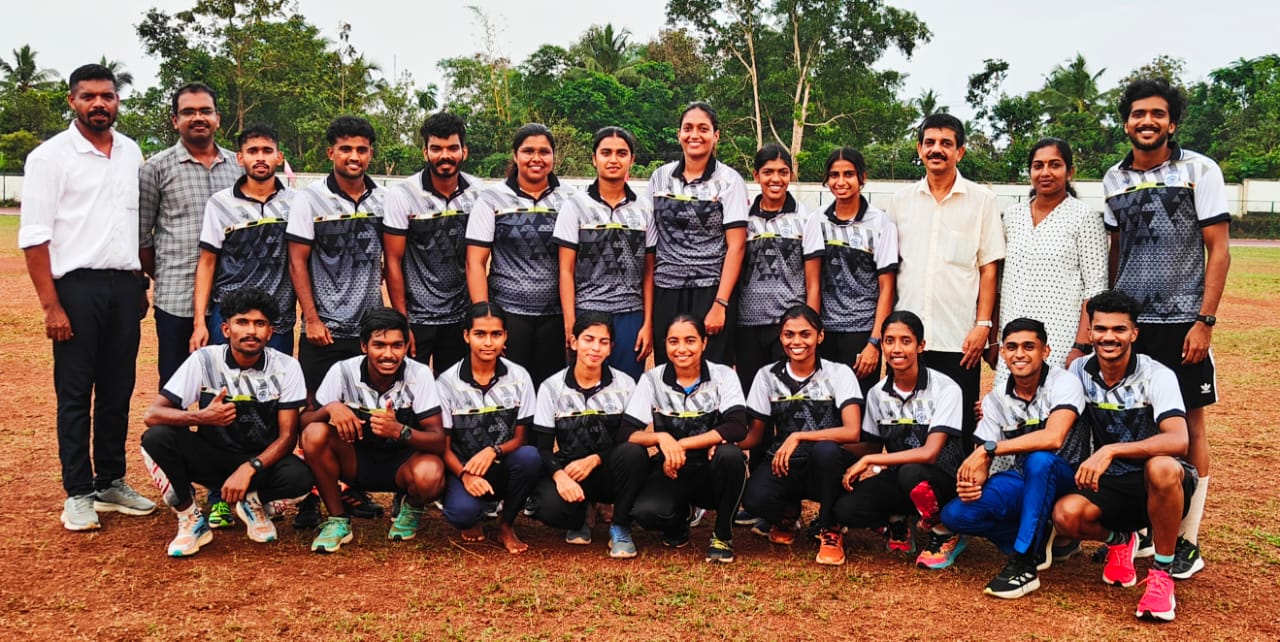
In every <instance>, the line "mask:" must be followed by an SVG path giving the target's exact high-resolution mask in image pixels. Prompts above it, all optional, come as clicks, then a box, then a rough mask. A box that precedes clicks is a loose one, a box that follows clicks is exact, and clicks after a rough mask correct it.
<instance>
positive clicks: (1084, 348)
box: [1071, 342, 1093, 354]
mask: <svg viewBox="0 0 1280 642" xmlns="http://www.w3.org/2000/svg"><path fill="white" fill-rule="evenodd" d="M1071 348H1072V349H1073V350H1079V351H1080V353H1081V354H1093V344H1089V343H1078V342H1077V343H1073V344H1071Z"/></svg>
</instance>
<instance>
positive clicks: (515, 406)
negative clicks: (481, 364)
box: [436, 356, 537, 464]
mask: <svg viewBox="0 0 1280 642" xmlns="http://www.w3.org/2000/svg"><path fill="white" fill-rule="evenodd" d="M436 388H437V389H438V390H439V392H440V408H441V409H442V410H443V411H444V415H443V419H444V429H445V430H446V431H449V435H450V437H451V440H452V441H451V446H452V448H453V453H454V454H455V455H457V456H458V459H460V460H462V463H464V464H465V463H467V460H469V459H471V457H473V456H474V455H475V454H476V453H478V452H480V451H481V450H484V449H485V448H490V447H492V446H498V445H501V444H504V443H506V442H508V441H511V439H512V438H513V437H515V434H516V426H517V425H519V424H528V423H529V421H530V420H531V419H532V418H533V411H534V408H535V407H536V406H537V395H535V394H534V388H533V380H532V379H530V378H529V372H528V371H527V370H525V369H524V368H521V367H520V366H519V365H517V364H516V363H514V362H511V361H508V360H506V359H505V358H499V359H498V364H497V371H496V372H495V373H494V376H493V380H492V381H490V382H489V385H486V386H481V385H480V384H478V383H476V380H475V377H474V376H472V374H471V357H470V356H468V357H466V358H464V359H463V360H462V361H459V362H458V363H455V364H453V365H452V366H450V367H449V369H448V370H445V371H444V374H441V375H440V378H439V379H437V380H436Z"/></svg>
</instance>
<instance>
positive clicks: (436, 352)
mask: <svg viewBox="0 0 1280 642" xmlns="http://www.w3.org/2000/svg"><path fill="white" fill-rule="evenodd" d="M409 329H410V330H411V331H412V332H413V344H414V349H415V350H416V351H417V353H418V354H417V355H415V356H414V357H413V358H414V359H416V360H418V361H419V362H421V363H424V364H427V365H429V366H431V371H432V372H434V373H436V374H440V373H441V372H444V370H445V369H446V368H448V367H449V366H451V365H453V364H455V363H457V362H459V361H462V358H463V357H465V356H467V342H466V341H463V340H462V322H461V321H458V322H455V323H446V324H444V325H419V324H414V325H411V326H409Z"/></svg>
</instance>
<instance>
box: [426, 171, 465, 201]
mask: <svg viewBox="0 0 1280 642" xmlns="http://www.w3.org/2000/svg"><path fill="white" fill-rule="evenodd" d="M421 174H422V191H424V192H427V193H429V194H435V195H436V196H439V197H440V198H443V199H444V200H446V201H452V200H453V199H455V198H458V196H459V195H461V194H462V193H463V192H465V191H467V190H468V189H471V183H468V182H467V176H466V174H463V173H462V172H458V189H456V190H454V191H453V193H452V194H441V193H440V192H437V191H436V186H435V183H432V182H431V167H430V166H429V165H428V166H427V167H426V168H424V169H423V170H422V172H421Z"/></svg>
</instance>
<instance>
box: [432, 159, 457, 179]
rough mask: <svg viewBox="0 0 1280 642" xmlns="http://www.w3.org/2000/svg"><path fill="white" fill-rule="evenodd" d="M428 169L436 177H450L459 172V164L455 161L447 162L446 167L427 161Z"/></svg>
mask: <svg viewBox="0 0 1280 642" xmlns="http://www.w3.org/2000/svg"><path fill="white" fill-rule="evenodd" d="M427 170H428V171H430V172H431V175H432V176H435V177H436V178H449V177H452V176H456V175H457V174H458V166H457V165H456V164H454V163H446V164H445V165H444V167H441V166H440V165H437V164H435V163H432V162H430V161H427Z"/></svg>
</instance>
